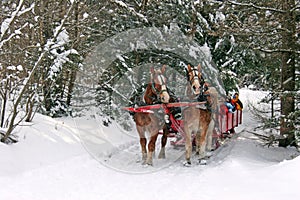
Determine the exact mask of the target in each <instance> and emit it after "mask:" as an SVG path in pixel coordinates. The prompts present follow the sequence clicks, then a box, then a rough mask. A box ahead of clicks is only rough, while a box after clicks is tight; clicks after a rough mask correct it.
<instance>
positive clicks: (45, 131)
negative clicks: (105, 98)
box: [0, 89, 300, 200]
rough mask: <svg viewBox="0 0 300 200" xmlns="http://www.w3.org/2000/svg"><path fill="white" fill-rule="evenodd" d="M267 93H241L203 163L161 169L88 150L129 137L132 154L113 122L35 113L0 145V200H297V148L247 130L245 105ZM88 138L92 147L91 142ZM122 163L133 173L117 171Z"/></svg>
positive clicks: (250, 124) (133, 141) (250, 120)
mask: <svg viewBox="0 0 300 200" xmlns="http://www.w3.org/2000/svg"><path fill="white" fill-rule="evenodd" d="M265 95H266V92H261V91H252V90H248V89H241V90H240V98H241V100H242V101H243V103H244V104H245V109H244V115H243V124H242V125H241V126H239V127H238V128H237V129H236V132H238V134H237V135H235V137H233V138H232V139H231V140H230V141H229V142H228V143H226V144H225V145H224V146H222V147H221V148H220V149H218V150H217V151H216V152H214V155H213V156H212V157H211V158H210V160H209V162H208V164H207V165H205V166H201V165H197V164H195V163H193V165H192V167H183V166H182V161H183V157H182V156H179V159H177V160H173V161H172V162H171V163H169V164H168V165H165V166H164V167H160V165H161V164H164V163H167V161H159V160H158V159H156V158H155V159H154V166H153V167H143V166H142V165H141V164H140V163H129V164H128V163H127V162H125V161H126V159H128V158H125V157H123V158H122V156H121V155H122V153H123V152H119V153H120V154H119V155H118V156H117V157H118V158H119V160H114V163H113V164H114V167H118V169H113V168H112V167H110V166H108V165H104V164H103V163H102V162H101V161H100V159H101V158H102V157H101V155H99V153H101V152H95V151H94V152H93V151H92V149H93V148H92V147H95V149H94V150H98V148H99V146H100V147H101V148H102V147H103V148H104V146H101V145H102V143H101V141H102V140H104V139H105V140H107V141H111V142H112V143H113V144H116V146H118V147H122V144H124V145H123V148H124V147H125V148H127V147H128V145H127V142H129V143H130V145H131V146H130V145H129V149H132V150H133V151H134V149H135V147H138V139H137V137H133V135H134V134H133V133H130V132H128V133H127V132H126V134H129V135H126V134H124V133H125V132H121V131H119V130H118V129H119V127H118V126H116V125H115V124H114V123H113V124H112V125H111V126H110V127H104V126H102V125H101V124H100V123H99V119H97V117H96V116H93V113H91V115H90V116H86V117H82V118H57V119H52V118H48V117H46V116H42V115H36V117H35V118H34V121H33V122H32V123H23V124H22V125H21V126H20V127H18V129H17V132H16V134H17V135H18V136H19V143H17V144H13V145H5V144H2V143H0V152H1V156H0V185H1V187H0V198H1V199H3V200H4V199H10V200H23V199H24V200H35V199H37V200H48V199H49V200H53V199H59V200H64V199H72V200H81V199H82V200H84V199H89V200H92V199H101V200H105V199H109V200H112V199H125V200H126V199H146V200H147V199H174V200H177V199H180V200H183V199H189V200H193V199H205V200H215V199H222V200H227V199H230V200H232V199H243V200H253V199H255V200H282V199H288V200H296V199H297V200H298V199H300V193H299V191H298V188H299V185H300V171H299V166H300V157H296V158H294V159H290V158H291V157H292V156H293V157H295V156H296V155H297V154H298V152H297V151H296V149H294V148H278V147H270V148H268V147H265V146H263V145H262V144H261V143H260V142H259V141H258V140H257V138H255V137H254V136H253V135H251V134H250V133H249V132H247V130H249V131H251V130H252V131H253V128H254V127H255V126H256V125H257V124H258V122H257V120H256V119H255V118H254V117H253V116H252V115H251V113H250V112H249V110H248V106H247V105H249V104H251V103H252V104H253V103H255V102H257V100H259V99H260V98H263V97H264V96H265ZM96 133H97V134H96ZM130 134H131V135H130ZM87 141H89V142H90V143H91V144H93V145H94V146H88V145H87ZM102 150H105V149H102ZM125 150H126V149H125ZM135 151H136V155H134V156H133V157H134V158H130V159H135V157H138V156H140V152H139V149H138V148H136V149H135ZM88 152H89V153H88ZM177 152H179V153H180V152H181V150H175V149H173V148H172V147H170V146H168V149H167V155H166V156H167V157H168V155H169V156H173V155H172V153H173V154H176V153H177ZM129 155H130V154H129ZM113 156H115V155H114V154H112V159H113ZM126 165H131V166H132V167H133V168H134V169H135V170H136V173H133V172H132V171H131V172H126V171H125V170H123V171H122V170H121V169H125V168H126ZM152 169H156V170H152ZM139 172H141V173H139Z"/></svg>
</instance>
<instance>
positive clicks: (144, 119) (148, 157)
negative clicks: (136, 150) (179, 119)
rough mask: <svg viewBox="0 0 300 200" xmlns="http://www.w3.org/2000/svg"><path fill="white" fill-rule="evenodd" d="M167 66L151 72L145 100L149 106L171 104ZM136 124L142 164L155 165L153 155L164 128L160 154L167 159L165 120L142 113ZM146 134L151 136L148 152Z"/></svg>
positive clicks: (160, 156)
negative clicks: (159, 134)
mask: <svg viewBox="0 0 300 200" xmlns="http://www.w3.org/2000/svg"><path fill="white" fill-rule="evenodd" d="M165 70H166V66H165V65H164V66H163V67H162V68H161V69H158V70H155V69H154V68H153V67H152V68H151V70H150V73H151V81H150V83H149V84H148V85H147V87H146V90H145V93H144V96H143V100H144V102H145V103H146V104H147V105H152V104H155V103H169V100H170V95H169V93H168V90H167V86H166V77H165V76H164V74H165ZM133 118H134V121H135V123H136V129H137V131H138V133H139V137H140V145H141V149H142V159H143V163H142V164H147V165H153V153H154V151H155V143H156V140H157V136H158V132H159V130H160V129H162V128H163V130H164V134H163V137H162V148H161V152H160V154H159V158H164V157H165V145H166V141H167V134H168V132H167V131H168V130H167V128H166V125H165V121H164V120H160V118H159V117H158V116H157V115H156V114H155V113H142V112H137V113H135V114H134V116H133ZM146 133H148V134H149V136H150V141H149V143H148V151H147V137H146Z"/></svg>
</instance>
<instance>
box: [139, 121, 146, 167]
mask: <svg viewBox="0 0 300 200" xmlns="http://www.w3.org/2000/svg"><path fill="white" fill-rule="evenodd" d="M137 131H138V133H139V136H140V145H141V149H142V164H143V165H144V164H146V159H147V148H146V145H147V139H146V137H145V131H144V129H143V128H142V127H140V126H137Z"/></svg>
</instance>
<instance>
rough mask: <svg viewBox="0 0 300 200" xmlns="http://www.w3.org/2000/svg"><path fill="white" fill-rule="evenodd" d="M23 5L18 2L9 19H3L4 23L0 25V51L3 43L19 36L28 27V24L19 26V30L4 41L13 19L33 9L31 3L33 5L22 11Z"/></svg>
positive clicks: (21, 1)
mask: <svg viewBox="0 0 300 200" xmlns="http://www.w3.org/2000/svg"><path fill="white" fill-rule="evenodd" d="M23 4H24V1H23V0H20V1H19V4H18V6H17V8H16V10H15V11H13V12H12V14H11V16H10V17H9V18H6V19H4V21H3V22H2V24H1V30H0V31H1V35H0V49H1V48H2V47H3V45H4V43H5V42H8V41H9V40H10V39H12V38H13V37H15V36H16V35H20V34H21V30H22V29H23V28H25V27H26V26H27V25H28V23H25V24H24V25H23V26H21V28H19V29H16V30H15V31H14V33H12V34H11V35H9V36H8V38H6V39H4V36H5V34H6V33H7V32H8V30H9V27H10V25H11V24H12V23H13V22H14V21H15V19H16V18H17V17H20V16H21V15H23V14H25V13H27V12H29V11H31V10H32V9H33V8H34V5H35V4H34V3H33V4H31V6H30V7H28V8H24V9H22V7H23Z"/></svg>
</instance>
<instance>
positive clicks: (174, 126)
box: [123, 102, 242, 148]
mask: <svg viewBox="0 0 300 200" xmlns="http://www.w3.org/2000/svg"><path fill="white" fill-rule="evenodd" d="M204 104H206V102H176V103H168V104H155V105H146V106H140V107H124V108H123V109H124V110H127V111H130V112H140V113H154V110H158V109H161V110H163V112H164V114H165V115H168V116H169V120H170V126H169V134H168V137H172V138H176V139H175V141H171V145H172V146H174V147H179V146H184V145H185V133H184V129H183V126H184V124H183V120H182V119H175V117H174V116H173V114H172V113H171V110H170V108H172V107H181V108H185V107H189V106H196V107H198V106H201V105H204ZM213 114H214V115H216V116H215V117H214V118H215V119H217V122H215V124H216V126H215V127H214V129H213V135H212V137H213V145H214V146H215V148H218V147H219V146H220V143H219V141H220V140H223V139H224V138H226V137H228V136H229V135H230V134H233V133H234V128H235V127H237V126H238V125H239V124H242V110H236V111H235V112H233V113H231V112H229V111H228V108H227V106H226V105H225V104H221V105H220V106H219V112H213ZM159 133H160V134H162V130H160V131H159ZM193 137H194V136H193ZM193 143H194V140H193Z"/></svg>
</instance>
